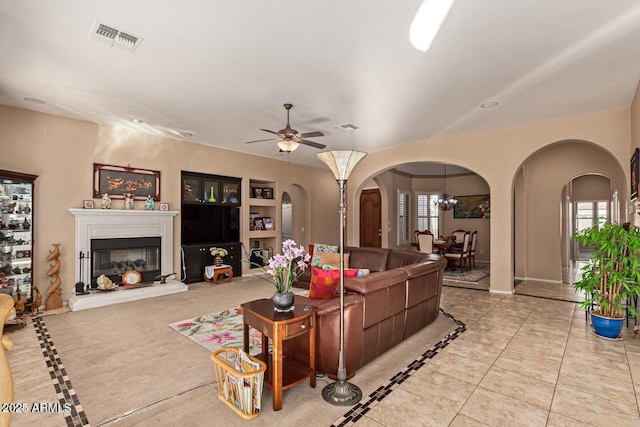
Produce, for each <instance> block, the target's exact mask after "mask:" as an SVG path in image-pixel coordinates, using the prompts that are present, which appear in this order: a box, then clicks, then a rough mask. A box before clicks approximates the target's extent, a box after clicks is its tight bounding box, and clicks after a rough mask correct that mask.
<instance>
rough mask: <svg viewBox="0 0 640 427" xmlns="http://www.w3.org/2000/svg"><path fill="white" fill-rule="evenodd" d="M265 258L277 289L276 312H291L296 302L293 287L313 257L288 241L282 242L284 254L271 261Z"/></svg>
mask: <svg viewBox="0 0 640 427" xmlns="http://www.w3.org/2000/svg"><path fill="white" fill-rule="evenodd" d="M263 258H264V259H265V261H266V262H267V269H266V270H267V273H269V274H270V275H271V277H272V278H273V284H274V285H275V287H276V292H275V294H274V295H273V298H272V300H273V304H274V307H275V310H277V311H289V310H291V308H292V307H293V301H294V297H293V292H291V287H292V286H293V282H294V281H295V280H296V278H297V277H298V276H299V275H300V274H302V272H303V271H304V270H306V269H307V267H308V265H309V260H310V258H311V256H310V255H309V254H308V253H305V251H304V246H302V245H300V246H298V245H297V244H296V242H295V241H293V240H291V239H288V240H285V241H284V242H282V253H280V254H277V255H274V256H272V257H271V258H269V259H266V257H264V256H263Z"/></svg>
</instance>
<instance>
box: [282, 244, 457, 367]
mask: <svg viewBox="0 0 640 427" xmlns="http://www.w3.org/2000/svg"><path fill="white" fill-rule="evenodd" d="M345 253H349V267H350V268H365V269H369V270H370V273H369V274H368V275H366V276H363V277H359V278H349V279H345V283H344V287H345V296H344V323H345V335H344V342H345V353H344V356H345V368H346V371H347V376H348V377H351V376H353V375H354V374H355V372H356V371H357V370H358V369H359V368H360V367H362V366H364V365H365V364H367V363H369V362H370V361H371V360H373V359H375V358H376V357H378V356H379V355H381V354H383V353H384V352H386V351H387V350H389V349H391V348H392V347H394V346H395V345H397V344H398V343H400V342H402V341H403V340H405V339H407V338H408V337H410V336H411V335H413V334H414V333H416V332H417V331H419V330H420V329H422V328H423V327H425V326H427V325H428V324H430V323H431V322H433V321H434V320H435V319H436V317H438V313H439V307H440V296H441V290H442V278H443V272H444V269H445V267H446V265H447V262H446V260H445V259H444V258H442V257H441V256H440V255H436V254H427V253H422V252H415V251H404V250H392V249H381V248H353V247H349V248H345ZM309 270H310V269H309ZM306 277H310V275H309V274H308V275H306ZM296 286H298V287H304V288H308V286H309V281H305V276H303V277H301V278H299V280H298V282H297V284H296ZM338 290H339V288H338ZM295 304H296V305H298V304H303V305H304V304H306V305H310V306H315V307H316V308H317V317H316V358H315V361H316V369H317V370H319V371H323V372H326V373H327V374H329V375H332V376H333V375H335V374H336V373H337V371H338V354H339V350H340V298H339V296H337V297H334V298H332V299H328V300H318V299H310V298H307V297H303V296H299V295H296V300H295ZM306 345H307V344H306V342H305V341H304V340H303V339H300V340H297V339H293V340H289V341H286V343H285V347H284V350H285V353H284V354H285V355H289V356H290V357H293V358H295V359H298V360H301V359H305V357H306V358H308V356H305V355H308V350H306V348H307V347H306Z"/></svg>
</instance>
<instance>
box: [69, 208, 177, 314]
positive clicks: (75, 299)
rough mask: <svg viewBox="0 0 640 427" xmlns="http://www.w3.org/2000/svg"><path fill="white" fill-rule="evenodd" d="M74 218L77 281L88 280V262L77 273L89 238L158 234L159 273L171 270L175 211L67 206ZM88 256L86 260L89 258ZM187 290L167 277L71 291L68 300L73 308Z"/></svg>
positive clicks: (78, 308) (87, 246) (89, 273)
mask: <svg viewBox="0 0 640 427" xmlns="http://www.w3.org/2000/svg"><path fill="white" fill-rule="evenodd" d="M69 212H71V213H72V214H73V215H74V216H75V218H76V248H75V254H76V256H75V259H76V266H75V267H76V268H75V275H76V282H80V281H82V282H84V283H90V282H91V278H90V277H89V276H90V275H91V271H90V266H89V265H83V269H82V270H83V271H82V277H80V262H82V261H81V259H80V254H83V257H84V258H85V259H86V258H87V257H89V256H90V252H91V240H92V239H118V238H127V237H160V238H161V273H162V274H170V273H173V272H174V269H173V217H174V216H176V215H178V213H179V212H178V211H159V210H121V209H69ZM90 261H91V260H89V262H90ZM186 290H188V288H187V286H186V285H185V284H184V283H181V282H179V281H177V280H175V278H168V279H167V283H165V284H160V283H157V284H154V285H153V286H149V287H146V288H140V289H131V290H118V291H115V292H105V293H100V294H95V293H93V294H89V295H73V296H71V297H69V299H68V300H67V303H68V304H69V307H70V308H71V309H72V310H74V311H77V310H83V309H85V308H93V307H101V306H104V305H109V304H116V303H119V302H126V301H133V300H136V299H142V298H149V297H153V296H159V295H166V294H170V293H176V292H184V291H186Z"/></svg>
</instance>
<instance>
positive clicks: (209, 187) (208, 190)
mask: <svg viewBox="0 0 640 427" xmlns="http://www.w3.org/2000/svg"><path fill="white" fill-rule="evenodd" d="M203 182H204V184H203V187H204V188H203V191H204V194H203V196H204V201H205V202H207V203H219V202H220V199H219V197H220V191H219V189H218V184H219V182H218V181H213V180H209V179H205V180H203Z"/></svg>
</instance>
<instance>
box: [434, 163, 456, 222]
mask: <svg viewBox="0 0 640 427" xmlns="http://www.w3.org/2000/svg"><path fill="white" fill-rule="evenodd" d="M434 203H435V205H436V206H437V207H439V208H440V210H442V211H448V210H451V209H453V207H454V206H455V204H456V203H458V201H457V200H456V199H454V198H452V197H451V196H449V195H448V194H447V165H444V194H443V195H442V196H440V198H439V199H438V200H437V201H435V202H434Z"/></svg>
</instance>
